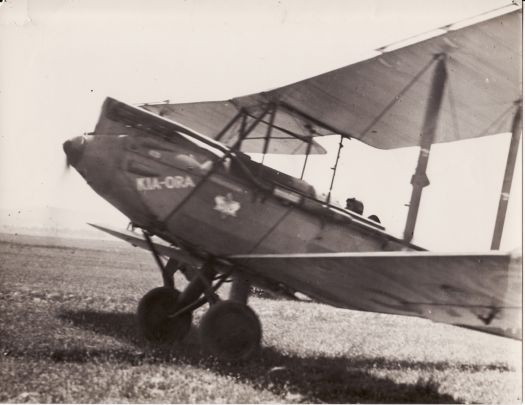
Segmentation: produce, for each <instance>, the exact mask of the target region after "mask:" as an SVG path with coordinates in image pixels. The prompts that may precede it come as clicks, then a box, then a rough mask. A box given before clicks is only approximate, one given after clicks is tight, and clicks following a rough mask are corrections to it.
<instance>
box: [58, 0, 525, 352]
mask: <svg viewBox="0 0 525 405" xmlns="http://www.w3.org/2000/svg"><path fill="white" fill-rule="evenodd" d="M489 17H490V18H489ZM521 19H522V16H521V9H519V8H518V7H516V6H510V7H507V8H505V9H503V10H499V11H498V12H497V13H495V14H493V15H490V16H485V17H483V18H482V19H481V20H479V19H478V20H477V21H476V22H475V23H472V24H469V23H462V24H460V25H454V24H452V25H449V26H446V27H442V28H441V29H440V30H438V31H437V32H436V34H435V35H432V36H430V37H428V38H427V39H425V40H423V41H419V42H417V41H415V42H414V41H413V42H412V43H409V44H395V45H393V46H389V47H385V48H381V49H379V50H378V51H377V55H376V56H374V57H372V58H370V59H366V60H362V61H360V62H357V63H354V64H351V65H349V66H345V67H343V68H340V69H337V70H334V71H331V72H328V73H324V74H321V75H319V76H316V77H313V78H310V79H306V80H302V81H300V82H297V83H294V84H290V85H287V86H284V87H280V88H276V89H273V90H270V91H266V92H262V93H257V94H251V95H248V96H243V97H238V98H233V99H231V100H225V101H212V102H196V103H182V104H173V103H169V102H164V103H154V104H143V105H137V106H135V105H130V104H126V103H124V102H121V101H118V100H115V99H113V98H107V99H106V101H105V102H104V105H103V107H102V112H101V115H100V118H99V120H98V123H97V124H96V127H95V130H94V131H93V132H91V133H89V134H85V135H83V136H78V137H75V138H73V139H71V140H68V141H66V142H65V143H64V145H63V148H64V151H65V153H66V155H67V162H68V164H69V165H72V166H73V167H74V168H75V169H76V170H77V171H78V173H80V175H81V176H82V177H83V178H84V179H85V181H86V182H87V183H88V184H89V186H90V187H92V188H93V190H94V191H95V192H97V193H98V194H99V195H100V196H102V197H103V198H104V199H106V200H107V201H108V202H109V203H111V204H112V205H114V206H115V207H116V208H117V209H119V210H120V211H121V212H122V213H124V214H125V215H126V216H127V217H128V218H129V219H130V225H131V228H132V229H128V230H122V231H120V230H114V229H110V228H107V227H102V226H99V225H94V226H96V227H98V228H99V229H101V230H103V231H105V232H108V233H110V234H112V235H114V236H116V237H118V238H121V239H124V240H126V241H128V242H130V243H131V244H133V245H135V246H139V247H142V248H145V249H149V250H150V251H151V252H152V254H153V257H154V259H155V261H156V263H157V265H158V267H159V269H160V272H161V276H162V280H163V285H162V286H160V287H158V288H155V289H153V290H152V291H149V292H148V293H147V294H146V295H145V296H144V297H142V299H141V300H140V303H139V305H138V311H137V316H138V323H139V326H140V330H141V331H142V333H143V334H144V336H145V337H146V338H147V339H149V340H152V341H159V342H175V341H178V340H181V339H183V338H184V337H185V336H186V334H187V333H188V331H189V330H190V327H191V324H192V314H193V312H194V311H195V310H196V309H197V308H199V307H201V306H204V305H206V304H209V309H208V310H207V312H206V313H205V314H204V315H203V317H202V319H201V322H200V325H199V331H200V332H199V333H200V336H201V339H202V344H203V346H204V347H205V348H207V349H208V350H209V351H210V352H211V353H213V354H215V355H216V356H218V357H220V358H222V359H226V360H239V359H246V358H248V357H250V356H251V355H252V354H254V353H255V352H256V351H257V350H258V348H259V347H260V343H261V336H262V327H261V324H260V321H259V319H258V317H257V315H256V313H255V312H254V311H253V310H252V309H251V307H249V306H248V304H247V303H248V298H249V295H250V291H251V288H252V286H256V287H259V288H262V289H265V290H268V291H271V292H274V293H277V294H281V295H284V296H287V297H289V298H291V299H297V297H298V296H299V293H301V295H303V296H304V295H306V296H308V297H311V298H312V299H315V300H317V301H320V302H323V303H326V304H329V305H333V306H336V307H341V308H347V309H352V310H359V311H372V312H379V313H386V314H397V315H406V316H416V317H422V318H427V319H430V320H433V321H437V322H445V323H449V324H453V325H458V326H462V327H467V328H472V329H476V330H479V331H483V332H488V333H494V334H499V335H503V336H508V337H514V338H521V257H520V255H519V254H512V253H508V252H501V251H499V250H498V248H499V243H500V239H501V234H502V229H503V223H504V219H505V212H506V205H507V200H508V195H509V192H510V184H511V181H512V174H513V168H514V166H515V162H516V156H517V151H518V145H519V139H520V136H521ZM508 131H511V133H512V138H511V139H512V140H511V142H510V148H509V154H508V157H507V168H506V172H505V175H504V183H503V186H502V192H501V199H500V205H499V208H498V215H497V219H496V224H495V231H494V238H493V245H492V250H491V251H487V252H483V253H443V252H429V251H427V250H425V249H424V248H423V247H421V246H418V245H416V244H414V243H413V241H412V238H413V233H414V229H415V225H416V219H417V215H418V208H419V202H420V199H421V195H422V192H423V189H424V188H425V187H426V186H428V185H429V180H428V178H427V175H426V167H427V163H428V160H429V156H430V153H431V147H432V145H433V144H435V143H440V142H454V141H457V140H462V139H469V138H476V137H482V136H485V135H490V134H495V133H501V132H508ZM326 135H336V136H339V137H340V139H341V141H340V146H339V152H340V148H341V147H342V143H343V140H344V139H354V140H357V141H360V142H364V143H366V144H368V145H371V146H373V147H375V148H380V149H395V148H402V147H410V146H412V147H414V146H417V147H419V148H420V153H419V158H418V161H417V165H416V170H415V173H414V175H413V177H412V179H411V184H412V187H413V191H412V196H411V200H410V205H409V210H408V217H407V221H406V227H405V232H404V235H403V237H396V236H394V235H392V234H390V233H389V232H388V231H387V230H386V229H385V227H384V226H383V225H382V224H381V223H379V222H378V221H377V220H375V219H376V218H367V217H365V216H363V215H362V214H360V213H358V212H354V211H352V210H348V209H344V208H342V207H341V206H338V205H336V204H334V203H333V201H331V191H332V189H331V186H330V192H328V194H327V195H326V196H321V195H320V194H319V193H318V192H317V191H316V190H315V189H314V187H312V186H311V185H310V184H309V183H308V182H306V181H305V180H303V179H302V178H296V177H293V176H290V175H287V174H285V173H282V172H280V171H277V170H275V169H272V168H270V167H269V166H267V165H264V164H263V163H259V162H256V161H255V160H252V158H250V156H249V153H252V152H256V153H262V154H263V155H266V154H290V155H291V154H294V155H297V154H299V155H304V161H305V165H306V164H307V161H308V156H310V155H312V154H321V153H325V152H326V151H325V150H324V148H323V147H322V146H321V144H319V143H318V142H316V138H317V137H322V136H326ZM339 157H340V154H339V153H338V155H337V161H336V162H335V165H334V170H333V176H335V175H336V172H337V163H338V160H339ZM333 179H334V177H332V185H333ZM466 191H467V192H468V190H466ZM138 230H142V234H140V233H137V232H138ZM177 272H180V273H181V274H183V275H184V276H185V279H186V280H187V282H185V283H184V285H183V286H180V285H175V281H174V275H175V273H177ZM225 283H231V286H230V290H229V293H228V296H227V297H226V299H224V298H221V297H220V296H219V294H218V291H219V288H220V287H221V286H222V285H223V284H225ZM177 284H179V282H177Z"/></svg>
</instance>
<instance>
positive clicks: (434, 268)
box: [230, 251, 522, 339]
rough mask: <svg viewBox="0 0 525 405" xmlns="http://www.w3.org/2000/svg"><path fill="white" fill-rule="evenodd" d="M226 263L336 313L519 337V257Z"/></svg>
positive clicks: (399, 255)
mask: <svg viewBox="0 0 525 405" xmlns="http://www.w3.org/2000/svg"><path fill="white" fill-rule="evenodd" d="M230 259H231V260H232V261H233V262H235V263H236V264H238V265H240V266H245V267H246V269H249V270H250V271H251V272H255V273H257V274H260V275H264V276H266V277H269V278H271V279H273V280H277V281H279V282H281V283H283V284H284V285H287V286H289V287H291V288H295V289H297V291H300V292H302V293H304V294H306V295H308V296H310V297H312V298H315V299H317V300H319V301H321V302H324V303H327V304H330V305H334V306H337V307H342V308H348V309H355V310H359V311H370V312H379V313H386V314H396V315H408V316H417V317H421V318H427V319H431V320H433V321H436V322H443V323H449V324H453V325H458V326H464V327H468V328H472V329H478V330H481V331H484V332H487V333H493V334H497V335H503V336H507V337H512V338H517V339H521V336H522V331H521V285H522V278H521V253H520V252H518V251H516V252H513V253H512V254H510V255H509V254H504V253H497V252H492V253H480V254H476V253H473V254H461V253H449V254H447V253H433V252H368V253H366V252H365V253H344V252H343V253H326V254H318V253H309V254H308V253H306V254H291V255H286V254H280V255H279V254H267V255H257V254H254V255H236V256H231V257H230Z"/></svg>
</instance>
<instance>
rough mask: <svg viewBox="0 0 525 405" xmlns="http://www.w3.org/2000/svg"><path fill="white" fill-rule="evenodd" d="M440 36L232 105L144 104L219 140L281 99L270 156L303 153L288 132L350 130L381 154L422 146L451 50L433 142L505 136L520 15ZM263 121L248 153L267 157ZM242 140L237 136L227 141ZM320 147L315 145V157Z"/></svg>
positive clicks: (513, 95) (515, 96) (517, 72)
mask: <svg viewBox="0 0 525 405" xmlns="http://www.w3.org/2000/svg"><path fill="white" fill-rule="evenodd" d="M440 32H441V33H443V32H445V33H443V34H442V35H439V36H435V37H433V38H430V39H427V40H425V41H422V42H418V43H415V44H412V45H409V46H406V47H403V48H399V49H395V50H392V51H388V50H386V51H385V50H382V51H381V53H380V54H379V55H378V56H376V57H374V58H372V59H368V60H365V61H362V62H358V63H355V64H352V65H349V66H346V67H343V68H341V69H338V70H334V71H332V72H328V73H325V74H322V75H319V76H316V77H313V78H311V79H307V80H303V81H300V82H298V83H294V84H291V85H288V86H284V87H280V88H277V89H274V90H271V91H268V92H265V93H258V94H253V95H249V96H244V97H239V98H236V99H233V100H231V101H218V102H207V103H189V104H158V105H145V106H143V107H144V108H146V109H148V110H150V111H153V112H156V113H158V114H160V115H163V116H166V117H167V118H170V119H173V120H175V121H179V122H181V123H182V124H184V125H187V126H190V127H194V128H198V130H199V131H202V132H203V133H204V134H206V135H208V136H212V137H213V136H214V135H216V134H218V133H219V131H220V130H221V129H222V128H223V127H224V125H225V124H226V123H227V122H228V121H229V119H231V118H232V117H233V116H234V115H235V114H236V113H237V111H238V110H239V109H240V108H245V109H246V110H248V111H249V112H250V113H252V114H255V113H257V111H260V110H261V108H263V106H264V105H266V104H267V103H268V102H277V103H279V105H280V107H281V108H280V110H279V112H278V115H277V116H276V119H275V132H274V133H273V135H272V137H273V138H272V142H271V143H270V150H269V152H272V153H294V152H299V153H302V152H304V150H305V148H306V145H305V143H304V142H301V141H300V140H297V139H296V138H295V137H294V136H292V135H290V134H295V135H298V136H304V137H308V136H311V135H314V136H318V135H327V134H342V135H345V136H350V137H353V138H357V139H360V140H361V141H363V142H365V143H367V144H369V145H371V146H374V147H377V148H381V149H390V148H400V147H405V146H417V145H419V143H420V133H421V129H422V125H423V118H424V110H425V106H426V100H427V98H428V96H429V92H430V88H431V82H432V71H433V69H432V64H433V61H434V60H435V55H436V54H442V53H445V54H447V82H446V87H445V93H444V98H443V105H442V109H441V112H440V116H439V124H438V128H437V132H436V135H435V139H434V142H436V143H437V142H450V141H455V140H460V139H467V138H475V137H479V136H484V135H490V134H496V133H500V132H507V131H509V130H510V127H511V120H512V112H513V111H514V109H515V107H514V105H515V103H516V102H518V101H519V99H520V98H521V48H522V47H521V10H517V11H514V12H510V13H507V14H504V15H500V16H498V17H496V18H493V19H490V20H486V21H483V22H480V23H477V24H474V25H471V26H467V27H465V28H459V29H455V27H454V25H451V26H448V27H446V28H444V29H441V30H440ZM265 133H266V128H265V126H264V125H262V126H258V127H257V129H256V131H254V133H252V134H251V138H252V139H251V140H249V141H248V142H247V144H246V145H244V147H245V150H246V151H253V152H260V151H261V150H262V141H261V140H262V139H263V138H264V136H265ZM233 136H236V132H235V131H230V133H229V134H227V135H226V138H224V140H225V141H227V140H228V137H233ZM317 150H319V149H318V147H317V146H316V147H315V148H314V149H313V152H314V153H315V152H316V151H317Z"/></svg>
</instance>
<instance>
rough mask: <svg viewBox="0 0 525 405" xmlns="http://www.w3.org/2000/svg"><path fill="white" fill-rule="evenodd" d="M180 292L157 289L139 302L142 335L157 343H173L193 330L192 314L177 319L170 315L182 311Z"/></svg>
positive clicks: (183, 314)
mask: <svg viewBox="0 0 525 405" xmlns="http://www.w3.org/2000/svg"><path fill="white" fill-rule="evenodd" d="M179 295H180V293H179V291H178V290H176V289H174V288H171V287H157V288H154V289H153V290H151V291H150V292H148V293H147V294H146V295H144V297H142V299H141V300H140V302H139V306H138V310H137V318H138V324H139V329H140V331H141V333H142V335H143V336H144V337H145V338H146V339H147V340H149V341H152V342H156V343H171V342H174V341H180V340H182V339H183V338H184V337H185V336H186V335H187V334H188V332H189V331H190V329H191V320H192V314H191V312H185V313H182V314H180V315H179V316H176V317H170V316H169V315H170V314H173V313H175V312H177V311H178V310H179V309H180V305H179V304H178V298H179Z"/></svg>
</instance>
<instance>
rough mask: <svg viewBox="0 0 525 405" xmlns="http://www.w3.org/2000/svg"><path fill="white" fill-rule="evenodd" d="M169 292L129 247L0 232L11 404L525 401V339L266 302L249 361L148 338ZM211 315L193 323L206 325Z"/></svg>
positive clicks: (189, 342) (3, 376)
mask: <svg viewBox="0 0 525 405" xmlns="http://www.w3.org/2000/svg"><path fill="white" fill-rule="evenodd" d="M159 282H160V276H159V274H158V270H156V269H155V266H154V263H153V260H152V258H151V257H150V255H149V253H148V252H144V251H140V250H138V249H133V248H128V247H126V246H124V245H121V244H120V243H111V242H94V241H80V240H79V241H75V240H62V241H61V240H56V239H44V238H37V237H27V236H7V235H0V327H1V330H0V401H2V402H179V403H180V402H184V403H192V402H208V403H210V402H223V403H254V402H265V403H269V402H286V403H296V402H339V403H341V402H342V403H348V402H372V403H403V402H416V403H429V402H437V403H454V402H469V403H471V402H483V403H496V402H498V403H501V402H503V403H518V402H521V342H516V341H512V340H509V339H505V338H500V337H495V336H490V335H485V334H482V333H479V332H475V331H469V330H464V329H460V328H456V327H453V326H448V325H439V324H434V323H431V322H429V321H425V320H420V319H412V318H405V317H397V316H387V315H380V314H367V313H360V312H354V311H346V310H339V309H334V308H330V307H327V306H324V305H319V304H313V303H295V302H288V301H275V300H267V299H262V298H254V299H252V300H251V305H252V307H253V308H254V309H255V310H256V311H257V313H258V314H259V316H260V318H261V322H262V325H263V328H264V337H263V344H264V348H263V350H262V352H261V354H260V355H259V356H258V357H257V358H255V359H253V360H252V361H250V362H249V363H247V364H244V365H235V364H224V363H220V362H217V361H215V360H214V359H212V358H208V357H206V356H204V355H203V353H202V352H201V347H200V344H199V341H198V337H197V333H196V331H195V330H192V332H191V333H190V334H189V336H188V337H187V338H186V339H185V341H184V342H183V343H182V344H180V345H176V346H171V347H154V346H151V345H149V344H148V343H147V342H145V341H143V340H142V339H141V338H140V337H139V336H138V334H137V331H136V326H135V320H134V311H135V307H136V304H137V301H138V299H140V297H141V296H142V295H143V294H144V293H146V292H147V291H148V290H149V289H151V288H153V287H155V286H157V285H158V284H159ZM204 310H205V308H204V309H201V310H199V311H198V312H197V313H196V314H195V321H196V322H195V323H198V319H199V317H200V316H202V314H203V311H204Z"/></svg>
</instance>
